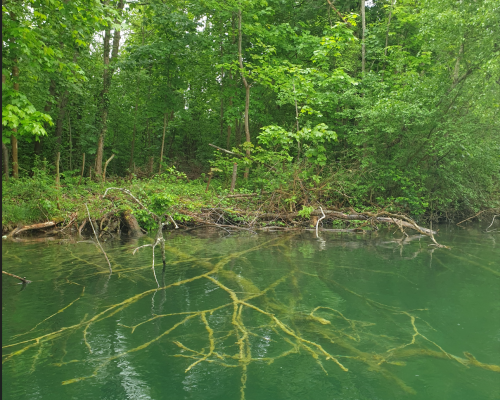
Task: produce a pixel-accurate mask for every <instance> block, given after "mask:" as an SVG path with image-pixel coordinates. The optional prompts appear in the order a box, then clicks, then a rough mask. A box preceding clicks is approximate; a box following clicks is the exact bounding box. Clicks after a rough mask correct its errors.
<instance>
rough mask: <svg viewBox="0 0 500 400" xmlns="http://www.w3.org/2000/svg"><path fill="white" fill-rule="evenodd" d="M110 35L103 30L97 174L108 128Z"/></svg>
mask: <svg viewBox="0 0 500 400" xmlns="http://www.w3.org/2000/svg"><path fill="white" fill-rule="evenodd" d="M110 37H111V31H110V30H109V29H107V30H105V31H104V55H103V60H104V72H103V89H102V92H101V133H100V134H99V140H98V141H97V152H96V159H95V171H96V173H97V176H100V175H102V157H103V153H104V137H105V136H106V131H107V128H108V125H107V123H108V107H109V99H108V91H109V86H110V83H111V82H110V77H109V75H110V71H109V50H110V48H109V41H110Z"/></svg>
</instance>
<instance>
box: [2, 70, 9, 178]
mask: <svg viewBox="0 0 500 400" xmlns="http://www.w3.org/2000/svg"><path fill="white" fill-rule="evenodd" d="M6 80H7V78H6V77H5V75H4V74H2V85H5V82H6ZM2 157H3V169H4V172H3V173H4V174H5V180H6V181H8V180H9V149H7V146H6V145H5V143H4V142H3V140H2Z"/></svg>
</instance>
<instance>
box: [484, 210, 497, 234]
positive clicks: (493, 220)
mask: <svg viewBox="0 0 500 400" xmlns="http://www.w3.org/2000/svg"><path fill="white" fill-rule="evenodd" d="M496 217H498V214H497V215H494V216H493V219H492V221H491V224H490V225H489V226H488V227H487V228H486V232H493V231H489V230H488V229H490V228H491V225H493V222H495V218H496Z"/></svg>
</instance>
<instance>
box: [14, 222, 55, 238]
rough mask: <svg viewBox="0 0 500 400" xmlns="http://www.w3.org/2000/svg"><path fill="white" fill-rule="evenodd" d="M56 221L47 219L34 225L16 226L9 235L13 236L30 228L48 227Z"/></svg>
mask: <svg viewBox="0 0 500 400" xmlns="http://www.w3.org/2000/svg"><path fill="white" fill-rule="evenodd" d="M55 225H56V223H55V222H54V221H49V222H43V223H41V224H34V225H26V226H23V227H21V228H17V229H15V230H13V231H12V232H11V233H10V235H9V236H11V237H14V236H16V235H18V234H19V233H21V232H24V231H29V230H32V229H43V228H49V227H51V226H55Z"/></svg>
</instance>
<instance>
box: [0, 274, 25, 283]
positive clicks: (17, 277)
mask: <svg viewBox="0 0 500 400" xmlns="http://www.w3.org/2000/svg"><path fill="white" fill-rule="evenodd" d="M2 274H5V275H9V276H12V277H13V278H16V279H19V280H20V281H22V282H23V283H24V284H27V283H31V281H29V280H27V279H26V278H21V277H20V276H17V275H14V274H9V273H8V272H5V271H2Z"/></svg>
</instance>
